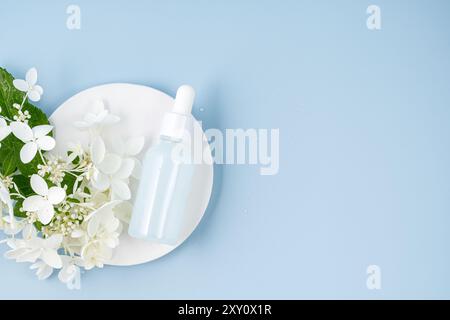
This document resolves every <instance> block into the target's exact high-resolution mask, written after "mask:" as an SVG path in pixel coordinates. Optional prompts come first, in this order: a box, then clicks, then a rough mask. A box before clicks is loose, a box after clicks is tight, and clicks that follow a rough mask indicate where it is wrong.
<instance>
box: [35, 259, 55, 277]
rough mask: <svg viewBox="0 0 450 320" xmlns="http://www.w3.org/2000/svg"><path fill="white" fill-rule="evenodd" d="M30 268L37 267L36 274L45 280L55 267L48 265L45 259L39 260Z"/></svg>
mask: <svg viewBox="0 0 450 320" xmlns="http://www.w3.org/2000/svg"><path fill="white" fill-rule="evenodd" d="M30 269H31V270H33V269H37V271H36V276H37V277H38V279H39V280H45V279H47V278H48V277H50V276H51V275H52V273H53V268H52V267H50V266H48V265H46V264H45V263H44V262H43V261H38V262H36V263H34V264H32V265H31V266H30Z"/></svg>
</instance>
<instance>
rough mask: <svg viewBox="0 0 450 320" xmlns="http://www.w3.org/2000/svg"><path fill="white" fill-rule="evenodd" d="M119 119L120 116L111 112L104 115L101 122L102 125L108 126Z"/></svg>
mask: <svg viewBox="0 0 450 320" xmlns="http://www.w3.org/2000/svg"><path fill="white" fill-rule="evenodd" d="M119 121H120V117H119V116H116V115H113V114H108V115H105V117H104V118H103V119H102V123H103V124H104V125H108V126H109V125H112V124H116V123H118V122H119Z"/></svg>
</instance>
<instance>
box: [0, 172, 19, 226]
mask: <svg viewBox="0 0 450 320" xmlns="http://www.w3.org/2000/svg"><path fill="white" fill-rule="evenodd" d="M4 210H5V211H6V212H7V214H8V217H3V211H4ZM0 229H3V230H4V232H5V233H6V234H10V235H12V234H16V233H18V232H20V230H21V225H20V224H19V223H18V222H17V221H16V219H15V218H14V210H13V202H12V200H11V197H10V195H9V191H8V188H7V187H6V186H5V185H4V183H3V182H2V181H1V180H0Z"/></svg>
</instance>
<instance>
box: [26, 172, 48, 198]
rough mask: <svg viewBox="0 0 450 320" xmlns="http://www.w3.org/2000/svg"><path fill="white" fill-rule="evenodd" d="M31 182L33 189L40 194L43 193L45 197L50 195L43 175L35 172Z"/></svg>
mask: <svg viewBox="0 0 450 320" xmlns="http://www.w3.org/2000/svg"><path fill="white" fill-rule="evenodd" d="M30 184H31V189H33V191H34V192H36V193H37V194H38V195H41V196H43V197H45V196H47V195H48V186H47V182H45V180H44V179H43V178H42V177H41V176H39V175H37V174H33V175H32V176H31V179H30Z"/></svg>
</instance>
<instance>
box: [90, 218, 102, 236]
mask: <svg viewBox="0 0 450 320" xmlns="http://www.w3.org/2000/svg"><path fill="white" fill-rule="evenodd" d="M99 227H100V219H99V218H98V217H93V218H92V219H90V220H89V222H88V225H87V233H88V236H89V237H90V238H92V237H94V236H95V234H96V233H97V230H98V229H99Z"/></svg>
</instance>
